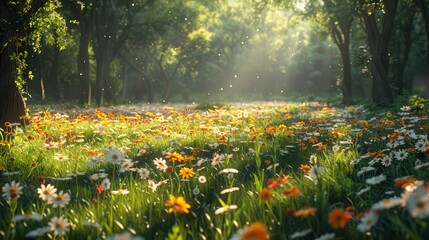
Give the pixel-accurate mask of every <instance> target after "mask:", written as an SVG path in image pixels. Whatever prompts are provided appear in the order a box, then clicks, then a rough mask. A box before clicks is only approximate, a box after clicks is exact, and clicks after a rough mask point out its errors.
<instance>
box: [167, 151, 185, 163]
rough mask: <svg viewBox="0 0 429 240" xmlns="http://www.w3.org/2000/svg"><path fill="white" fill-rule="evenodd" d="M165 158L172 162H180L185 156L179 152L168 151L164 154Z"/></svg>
mask: <svg viewBox="0 0 429 240" xmlns="http://www.w3.org/2000/svg"><path fill="white" fill-rule="evenodd" d="M165 158H169V159H171V161H173V162H176V161H177V162H182V161H184V160H185V157H183V156H182V154H180V153H178V152H168V153H167V156H165Z"/></svg>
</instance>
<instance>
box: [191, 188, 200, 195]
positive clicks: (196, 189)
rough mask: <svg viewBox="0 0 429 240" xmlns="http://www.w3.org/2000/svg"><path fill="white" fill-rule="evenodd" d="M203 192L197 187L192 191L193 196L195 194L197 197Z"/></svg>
mask: <svg viewBox="0 0 429 240" xmlns="http://www.w3.org/2000/svg"><path fill="white" fill-rule="evenodd" d="M200 193H201V191H200V189H199V188H198V187H195V188H194V189H192V194H194V195H195V196H198V195H200Z"/></svg>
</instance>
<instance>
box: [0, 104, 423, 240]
mask: <svg viewBox="0 0 429 240" xmlns="http://www.w3.org/2000/svg"><path fill="white" fill-rule="evenodd" d="M111 110H112V112H107V111H100V110H95V109H92V110H91V109H85V112H84V113H79V110H78V109H73V110H72V112H67V111H71V110H70V109H69V110H67V111H58V110H56V111H58V112H48V111H39V112H37V113H32V114H31V115H29V116H28V119H29V125H28V126H27V128H26V130H25V131H22V130H21V129H20V128H16V127H13V126H5V127H4V130H3V136H4V138H3V139H1V140H0V185H1V186H2V187H3V188H2V197H1V198H0V215H1V216H2V218H0V238H4V239H23V238H36V239H38V238H39V239H46V238H49V239H104V238H112V239H114V238H115V237H119V236H123V237H126V238H127V239H130V238H131V237H135V238H138V237H144V238H145V239H171V240H172V239H220V240H222V239H267V238H268V237H270V238H271V239H298V238H302V239H315V238H319V237H320V238H321V239H333V238H335V239H362V238H365V239H388V238H392V239H424V237H425V236H427V234H428V233H429V230H428V227H427V224H428V220H427V219H428V217H429V197H428V192H429V190H428V187H427V185H426V183H427V181H428V176H429V173H428V167H429V166H428V165H429V158H428V154H427V152H428V145H429V143H428V140H427V135H428V129H429V127H428V126H429V125H428V124H429V119H428V117H427V112H426V111H424V110H422V109H421V108H412V109H408V108H401V109H397V110H396V111H391V110H390V109H389V111H382V110H379V111H377V112H371V111H368V110H367V109H366V108H364V107H362V106H348V107H346V108H340V107H332V106H328V105H326V104H322V103H304V104H291V103H288V104H285V103H270V104H267V103H258V104H246V105H237V104H228V105H225V104H220V103H219V104H202V105H197V106H194V107H192V108H190V107H189V106H184V107H183V108H181V107H169V106H160V107H159V108H152V109H151V111H152V112H149V111H147V110H144V109H143V110H141V109H140V108H139V107H132V108H131V107H130V108H129V111H127V107H123V108H122V109H121V110H120V111H118V110H117V109H115V108H111ZM113 110H114V111H113ZM154 160H157V161H158V162H160V161H161V162H162V161H165V162H164V164H165V168H164V167H163V166H164V165H162V164H161V165H160V166H157V165H155V163H154ZM185 168H187V169H192V171H191V172H188V173H187V174H186V173H184V171H185V170H186V169H185ZM105 179H108V180H105ZM14 183H19V184H20V186H21V187H22V189H21V188H20V187H16V186H15V188H14V186H13V184H14ZM108 183H110V184H108ZM48 184H50V185H51V186H53V187H54V188H56V189H57V191H56V193H53V194H51V195H53V197H54V198H49V197H48V199H49V200H43V199H41V198H40V195H43V194H41V193H38V189H41V188H42V187H46V186H47V185H48ZM101 186H102V188H101ZM20 190H21V191H20ZM60 191H63V193H66V195H67V194H68V195H69V196H70V201H63V205H61V206H59V207H56V204H58V201H59V202H61V201H60V200H61V199H60V200H58V195H61V194H60ZM121 193H122V194H121ZM45 194H47V195H49V194H48V193H45ZM55 194H56V195H55ZM63 197H64V196H63ZM172 197H173V198H172ZM180 197H183V199H181V198H180ZM55 199H56V200H57V201H56V202H55ZM172 199H173V200H172ZM179 199H180V200H179ZM187 204H189V205H187ZM170 209H171V210H170ZM58 218H61V220H62V219H66V220H63V222H61V221H60V222H58V221H59V220H58ZM252 234H254V235H253V236H259V238H249V236H251V235H252ZM258 234H259V235H258Z"/></svg>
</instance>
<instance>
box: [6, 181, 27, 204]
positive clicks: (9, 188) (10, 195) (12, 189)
mask: <svg viewBox="0 0 429 240" xmlns="http://www.w3.org/2000/svg"><path fill="white" fill-rule="evenodd" d="M23 188H24V187H23V186H21V185H20V184H19V182H15V181H12V182H11V183H10V184H9V183H6V184H5V185H4V186H3V187H2V196H3V197H4V198H5V199H6V200H11V199H18V198H19V197H20V196H21V194H22V189H23Z"/></svg>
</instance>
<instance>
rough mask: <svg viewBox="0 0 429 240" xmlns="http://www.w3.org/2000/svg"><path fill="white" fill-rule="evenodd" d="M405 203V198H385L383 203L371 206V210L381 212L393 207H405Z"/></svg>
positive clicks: (379, 202)
mask: <svg viewBox="0 0 429 240" xmlns="http://www.w3.org/2000/svg"><path fill="white" fill-rule="evenodd" d="M403 203H404V199H403V198H399V197H392V198H385V199H383V200H381V201H378V202H376V203H374V204H373V205H372V206H371V210H373V211H376V210H377V211H380V210H385V209H390V208H393V207H397V206H400V205H403Z"/></svg>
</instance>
